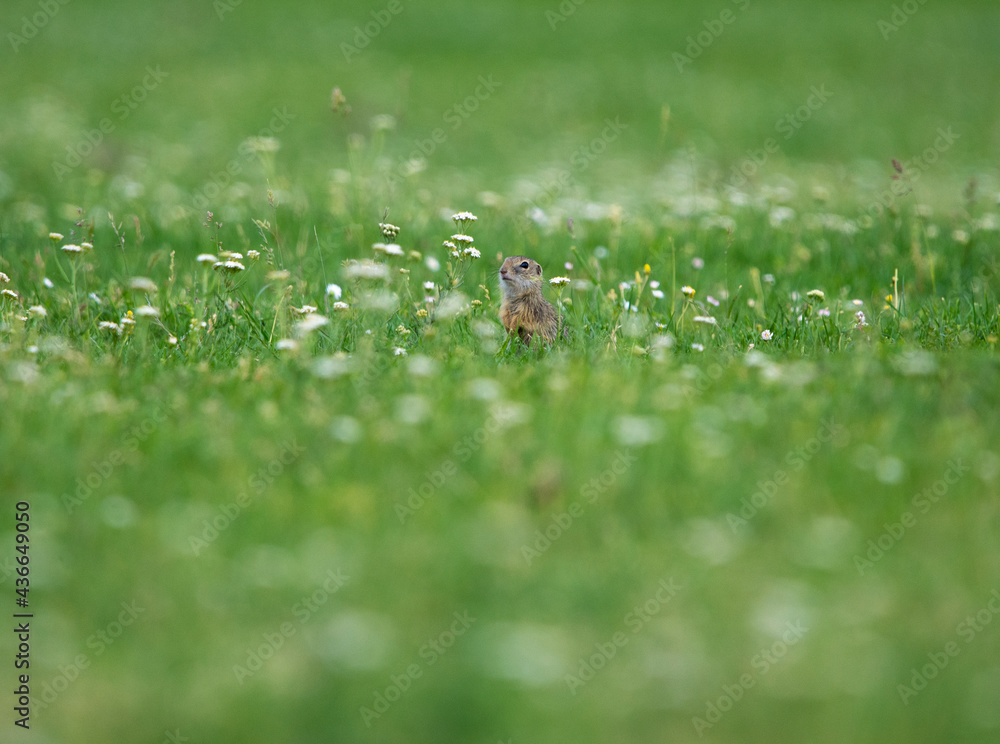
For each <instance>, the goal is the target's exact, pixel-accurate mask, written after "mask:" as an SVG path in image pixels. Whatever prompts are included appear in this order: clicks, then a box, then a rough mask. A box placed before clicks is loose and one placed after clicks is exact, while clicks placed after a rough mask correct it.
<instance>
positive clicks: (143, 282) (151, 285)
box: [128, 276, 157, 292]
mask: <svg viewBox="0 0 1000 744" xmlns="http://www.w3.org/2000/svg"><path fill="white" fill-rule="evenodd" d="M128 286H129V289H134V290H135V291H137V292H155V291H156V289H157V287H156V283H155V282H154V281H153V280H152V279H149V278H147V277H144V276H133V277H132V278H131V279H129V280H128Z"/></svg>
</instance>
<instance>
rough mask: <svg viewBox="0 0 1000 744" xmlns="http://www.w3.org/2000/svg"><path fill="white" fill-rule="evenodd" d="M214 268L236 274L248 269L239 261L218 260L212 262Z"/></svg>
mask: <svg viewBox="0 0 1000 744" xmlns="http://www.w3.org/2000/svg"><path fill="white" fill-rule="evenodd" d="M212 268H213V269H215V270H216V271H225V272H226V273H229V274H236V273H238V272H240V271H246V269H247V267H246V266H244V265H243V264H241V263H240V262H239V261H216V262H215V263H214V264H212Z"/></svg>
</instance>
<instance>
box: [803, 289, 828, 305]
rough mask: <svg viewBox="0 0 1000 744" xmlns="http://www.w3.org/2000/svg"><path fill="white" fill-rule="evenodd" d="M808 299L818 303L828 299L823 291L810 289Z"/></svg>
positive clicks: (807, 293)
mask: <svg viewBox="0 0 1000 744" xmlns="http://www.w3.org/2000/svg"><path fill="white" fill-rule="evenodd" d="M806 297H808V298H809V299H811V300H816V302H822V301H823V300H825V299H826V295H825V294H823V290H822V289H810V290H809V291H808V292H806Z"/></svg>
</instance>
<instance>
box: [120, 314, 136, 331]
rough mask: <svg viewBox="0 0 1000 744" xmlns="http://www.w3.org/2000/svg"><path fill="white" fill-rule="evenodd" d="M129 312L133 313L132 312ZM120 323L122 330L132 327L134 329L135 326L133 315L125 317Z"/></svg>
mask: <svg viewBox="0 0 1000 744" xmlns="http://www.w3.org/2000/svg"><path fill="white" fill-rule="evenodd" d="M129 312H130V313H131V310H130V311H129ZM118 322H119V323H121V326H122V330H124V329H125V328H130V327H132V326H134V325H135V321H134V320H132V315H131V314H130V315H123V316H122V319H121V320H120V321H118Z"/></svg>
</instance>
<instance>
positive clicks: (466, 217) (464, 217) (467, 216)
mask: <svg viewBox="0 0 1000 744" xmlns="http://www.w3.org/2000/svg"><path fill="white" fill-rule="evenodd" d="M451 218H452V219H453V220H454V221H455V222H475V221H476V220H478V219H479V218H478V217H476V215H474V214H473V213H472V212H458V213H457V214H453V215H452V216H451Z"/></svg>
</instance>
